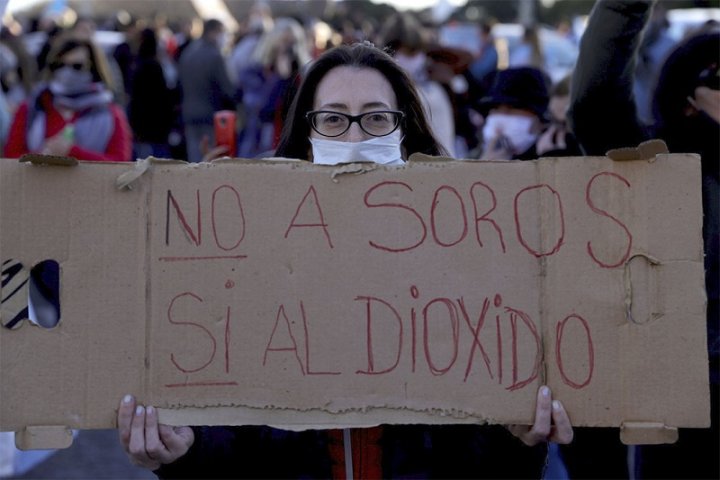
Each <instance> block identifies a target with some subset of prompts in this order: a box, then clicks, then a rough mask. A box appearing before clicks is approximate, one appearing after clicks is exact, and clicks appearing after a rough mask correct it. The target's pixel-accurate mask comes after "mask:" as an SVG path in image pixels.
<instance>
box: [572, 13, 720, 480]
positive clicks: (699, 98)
mask: <svg viewBox="0 0 720 480" xmlns="http://www.w3.org/2000/svg"><path fill="white" fill-rule="evenodd" d="M654 4H655V2H653V1H649V0H633V1H628V0H623V1H620V0H601V1H599V2H597V3H596V4H595V5H594V7H593V10H592V12H591V15H590V18H589V21H588V26H587V29H586V31H585V33H584V35H583V38H582V40H581V43H580V57H579V58H578V63H577V66H576V69H575V74H574V77H573V84H572V92H571V107H570V114H569V119H570V120H571V125H572V127H573V131H574V132H575V135H576V137H577V139H578V141H579V143H580V145H581V147H582V149H583V151H584V152H585V153H586V154H587V155H604V154H605V153H606V152H607V151H608V150H610V149H613V148H621V147H635V146H637V145H638V144H639V143H640V142H642V141H644V140H647V139H650V138H659V139H662V140H664V141H665V142H666V143H667V146H668V148H669V150H670V151H671V152H675V153H696V154H700V157H701V172H702V179H701V181H702V187H701V188H702V202H703V213H704V219H703V241H704V248H705V284H706V290H707V340H708V357H709V373H710V378H709V381H710V406H711V427H710V428H709V429H686V428H681V429H679V440H678V441H677V442H676V443H674V444H670V445H643V446H638V447H637V448H636V453H637V455H636V458H635V469H636V470H635V472H631V474H633V476H634V478H640V479H643V478H720V458H719V457H720V411H719V410H718V395H719V394H720V310H719V308H718V307H719V303H720V289H719V288H718V284H719V282H720V268H719V264H720V141H718V139H719V138H720V70H719V65H720V29H718V28H717V26H715V27H710V28H708V29H705V30H702V31H700V32H698V33H697V34H694V35H691V36H690V37H688V38H686V39H684V40H683V41H682V42H680V43H679V44H678V45H677V46H676V48H675V49H673V50H672V52H671V53H670V54H669V55H668V56H667V57H666V59H665V61H664V62H663V64H662V67H661V69H660V71H659V75H658V77H657V80H656V82H655V85H656V86H655V89H654V91H653V94H652V105H653V123H652V124H651V125H646V124H643V123H642V121H641V119H640V118H639V117H638V111H637V107H636V105H635V102H634V101H633V93H632V92H633V76H634V73H635V68H634V67H635V65H636V61H637V59H636V52H637V49H638V46H639V43H640V42H641V40H642V32H643V28H644V27H645V26H646V24H647V22H648V21H649V19H650V17H651V11H652V8H653V6H654ZM615 442H617V437H615ZM608 445H612V443H610V444H606V443H601V442H596V444H595V445H594V449H593V448H588V449H586V454H587V455H588V459H587V462H594V463H595V464H596V465H607V464H609V463H616V462H615V459H613V458H611V459H608V458H606V457H607V454H606V452H607V451H608ZM608 473H615V472H608ZM623 473H624V472H619V473H618V475H622V474H623Z"/></svg>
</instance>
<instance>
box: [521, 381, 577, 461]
mask: <svg viewBox="0 0 720 480" xmlns="http://www.w3.org/2000/svg"><path fill="white" fill-rule="evenodd" d="M507 428H508V430H510V433H512V434H513V435H515V436H516V437H517V438H519V439H520V440H521V441H522V442H523V443H524V444H525V445H529V446H531V447H532V446H534V445H537V444H538V443H542V442H555V443H562V444H566V443H570V442H572V439H573V428H572V424H571V423H570V418H569V417H568V414H567V411H565V408H564V407H563V405H562V403H560V401H559V400H553V399H552V394H551V392H550V388H548V387H547V386H545V385H543V386H542V387H540V389H539V390H538V393H537V399H536V403H535V423H533V424H532V425H509V426H508V427H507Z"/></svg>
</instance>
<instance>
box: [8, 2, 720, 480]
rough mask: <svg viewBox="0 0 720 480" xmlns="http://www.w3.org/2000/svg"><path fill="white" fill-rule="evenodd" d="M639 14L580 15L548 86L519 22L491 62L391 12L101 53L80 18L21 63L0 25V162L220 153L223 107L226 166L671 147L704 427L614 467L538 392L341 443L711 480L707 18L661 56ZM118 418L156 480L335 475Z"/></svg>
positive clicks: (327, 467) (240, 441) (310, 464)
mask: <svg viewBox="0 0 720 480" xmlns="http://www.w3.org/2000/svg"><path fill="white" fill-rule="evenodd" d="M653 4H654V2H653V1H650V0H633V1H627V0H625V1H621V0H602V1H599V2H597V4H596V6H595V8H594V10H593V12H592V14H591V17H590V20H589V23H588V27H587V30H586V33H585V35H584V36H583V38H582V40H581V43H580V57H579V59H578V63H577V67H576V69H575V72H574V73H573V74H572V75H571V76H568V77H566V78H563V79H561V80H556V81H553V80H551V77H550V75H549V74H548V72H546V71H544V62H543V61H542V55H543V51H542V49H541V48H540V46H539V40H538V37H537V31H535V29H533V28H527V29H526V32H525V35H524V37H523V43H522V45H521V47H522V48H518V49H517V50H516V51H515V52H513V55H512V56H511V58H510V64H509V66H508V68H504V69H499V68H498V52H497V51H496V50H495V47H494V44H493V39H492V28H491V25H490V24H489V23H483V24H481V25H478V32H479V35H478V39H479V41H480V42H481V45H479V46H478V48H477V49H472V50H473V51H474V52H475V54H474V55H473V54H471V53H469V52H467V51H464V50H462V49H459V48H457V47H449V46H443V45H441V44H440V42H439V40H438V35H437V27H431V26H427V25H424V24H423V23H422V22H420V21H419V20H418V19H417V18H416V17H414V16H413V15H412V14H406V13H398V14H397V15H394V16H391V17H390V18H387V19H386V20H385V22H383V24H380V25H377V26H376V28H369V27H368V26H367V25H363V26H362V28H361V26H357V27H354V28H352V27H348V25H347V24H343V25H342V26H338V27H336V28H333V27H331V26H330V25H328V24H327V23H325V22H322V21H321V20H319V19H314V20H313V21H310V22H309V21H300V20H298V19H293V18H274V17H273V15H272V13H271V12H270V10H269V8H268V7H267V5H265V4H263V3H259V4H257V5H255V6H253V8H252V9H251V10H250V13H249V15H248V17H247V18H246V19H244V20H243V22H242V26H241V29H240V31H239V32H238V33H237V35H236V38H235V40H234V41H231V40H230V39H229V38H230V37H229V33H228V32H227V31H226V28H225V26H224V25H223V24H222V23H221V22H220V21H218V20H212V19H211V20H206V21H205V22H204V25H203V27H204V28H203V31H202V34H201V35H200V36H199V37H198V38H193V36H192V34H191V33H190V32H191V31H190V30H188V29H187V28H182V29H181V28H179V27H178V29H177V31H176V32H173V31H171V30H170V29H169V28H168V27H167V25H151V24H147V23H146V22H144V21H141V20H137V21H134V22H131V23H130V24H129V25H128V26H127V29H126V30H127V31H126V32H125V33H126V40H125V42H124V43H122V44H120V45H118V46H116V47H115V48H114V49H113V50H112V51H102V50H100V49H98V48H97V46H95V45H94V44H93V42H92V40H91V34H92V30H93V27H92V22H90V21H88V20H87V19H85V20H83V21H81V22H78V24H76V25H75V26H74V27H72V28H70V29H67V30H66V31H60V29H58V28H56V29H55V30H48V36H47V42H46V47H44V48H43V49H42V50H41V54H40V55H38V58H37V59H36V60H32V59H31V60H32V61H30V60H28V59H27V56H24V55H22V54H20V53H18V52H20V49H19V47H18V46H17V45H19V43H18V41H17V39H15V38H8V36H9V35H11V34H8V33H7V32H6V31H4V32H3V35H4V36H5V37H4V38H3V42H4V43H3V45H5V46H6V47H5V48H6V50H8V51H10V50H12V49H10V47H8V45H14V47H13V49H14V50H12V51H13V52H16V53H15V59H16V61H15V63H14V65H15V67H14V69H13V68H10V69H7V68H5V64H3V76H2V80H3V93H4V98H3V100H4V102H3V104H2V105H3V106H2V112H0V113H2V115H0V139H2V141H3V145H4V155H5V156H6V157H18V156H20V155H22V154H24V153H28V152H36V153H44V154H50V155H71V156H75V157H77V158H79V159H84V160H112V161H131V160H133V159H135V158H142V157H145V156H148V155H154V156H159V157H172V158H180V159H186V160H188V161H190V162H198V161H202V160H203V159H208V158H209V157H212V156H214V155H222V154H223V153H224V150H223V149H222V148H220V149H218V148H213V147H214V146H215V145H216V138H215V129H214V116H215V114H216V112H219V111H223V110H233V111H235V112H236V117H237V123H236V131H237V145H236V147H237V156H238V157H241V158H255V157H264V156H280V157H288V158H296V159H301V160H307V161H313V162H315V163H320V164H336V163H342V162H350V161H356V160H369V161H376V162H381V163H385V164H388V165H398V164H402V163H404V162H406V161H408V158H409V156H410V155H411V154H412V153H415V152H421V153H425V154H429V155H443V156H449V157H454V158H459V159H463V158H475V159H481V160H529V159H535V158H539V157H542V156H567V155H583V154H588V155H603V154H604V153H605V152H606V151H607V150H609V149H611V148H617V147H628V146H636V145H637V144H638V143H640V142H641V141H643V140H645V139H648V138H661V139H663V140H665V141H666V142H667V144H668V146H669V148H670V150H671V151H672V152H692V153H699V154H701V155H702V175H703V177H702V188H703V192H702V193H703V209H704V214H705V222H704V226H703V227H704V230H703V236H704V242H705V252H706V257H705V267H706V284H707V293H708V349H709V354H710V362H711V363H710V375H711V377H710V382H711V385H712V388H711V391H712V395H711V403H712V427H711V428H710V429H706V430H702V431H681V434H680V442H679V443H678V444H677V445H673V446H667V447H649V446H648V447H642V448H638V449H637V451H636V454H637V455H636V459H635V461H634V462H631V463H628V461H627V460H628V451H627V449H626V448H625V447H624V446H623V445H621V444H620V443H619V437H618V432H617V430H611V429H610V431H608V430H604V429H587V430H585V429H573V428H572V427H571V425H570V421H569V419H568V417H567V414H566V413H565V412H564V410H563V408H562V404H561V403H560V402H558V401H553V400H552V398H551V396H550V395H551V394H550V392H549V391H547V390H546V389H545V388H544V387H542V388H540V390H539V392H538V398H537V412H536V420H535V424H534V425H532V426H530V427H528V428H524V429H519V430H518V429H504V428H495V427H487V426H485V427H479V426H478V427H469V426H462V427H460V426H444V427H439V426H434V427H428V426H426V427H422V426H417V427H407V426H405V427H399V426H395V427H389V426H384V427H378V428H377V429H367V430H362V431H354V432H352V435H353V436H352V438H353V439H354V442H356V444H358V445H360V446H361V448H365V449H366V452H371V453H372V452H375V453H372V454H368V455H367V456H365V457H363V458H364V460H363V461H362V462H359V463H355V464H354V466H355V467H356V468H357V469H359V470H357V471H356V476H359V477H396V476H402V477H407V476H412V477H422V478H426V477H433V476H442V477H451V476H473V477H484V476H485V477H493V478H494V477H513V478H518V477H535V478H538V477H539V476H541V475H542V470H543V467H544V462H545V455H546V450H545V444H546V442H547V441H556V442H558V443H570V442H571V440H572V439H573V437H575V441H574V442H573V443H572V444H570V445H569V446H567V447H564V448H563V454H564V459H565V462H566V465H567V467H568V473H569V474H570V477H571V478H576V477H577V478H584V477H596V478H597V477H607V478H630V477H635V478H658V477H668V476H669V477H677V478H680V477H683V478H718V477H719V475H718V453H719V452H720V446H719V445H718V439H719V438H720V433H719V430H718V410H717V407H718V395H717V394H718V388H717V387H718V382H719V381H720V379H719V376H718V355H719V354H720V333H719V331H720V328H718V319H719V316H720V313H719V312H718V275H719V273H718V246H719V245H720V234H719V224H720V220H719V218H718V217H719V214H720V212H719V211H718V210H719V209H720V193H719V192H720V188H719V185H720V178H719V174H718V170H719V168H718V166H719V164H720V151H719V148H720V83H719V82H720V71H719V70H718V67H719V63H720V60H719V58H720V29H718V26H717V25H715V24H712V23H708V24H706V25H703V26H702V27H701V28H700V29H699V30H698V31H696V32H693V33H692V34H690V35H689V36H688V37H687V38H686V39H684V40H681V41H680V42H679V43H678V44H674V45H672V46H670V47H668V46H667V45H666V43H663V44H660V43H658V42H659V41H661V40H662V41H663V42H666V41H667V38H666V37H663V36H662V35H661V34H660V33H658V32H657V31H655V25H657V24H653V23H652V22H654V21H657V20H656V19H657V17H652V12H653ZM649 24H650V25H651V26H650V27H649V28H647V35H646V36H645V37H643V36H642V32H643V29H644V28H645V27H646V26H647V25H649ZM188 25H190V24H189V23H188V24H183V27H187V26H188ZM658 28H659V27H658ZM50 32H52V33H50ZM661 49H662V50H663V52H664V53H663V55H660V54H658V53H657V52H658V50H661ZM0 53H2V51H0ZM6 56H7V55H6ZM5 63H8V62H5ZM9 63H10V64H12V62H9ZM23 65H25V67H22V68H21V66H23ZM27 65H31V66H29V67H28V66H27ZM636 67H637V68H636ZM34 72H40V73H39V75H37V76H33V75H34ZM10 73H14V75H11V74H10ZM634 91H635V92H642V94H634V93H633V92H634ZM118 425H119V429H120V437H121V442H122V443H123V446H124V447H125V449H126V450H127V452H128V455H129V457H130V458H131V460H132V461H133V462H135V463H137V464H139V465H143V466H145V467H147V468H151V469H153V470H156V471H157V473H158V474H159V475H160V476H161V477H168V478H175V477H180V476H183V477H188V478H189V477H195V478H201V477H209V476H221V477H222V476H225V477H233V478H236V477H242V476H249V477H262V476H272V477H323V478H328V477H331V476H332V477H342V476H343V469H344V465H345V464H344V463H343V462H342V461H340V460H338V456H336V455H334V454H333V453H332V452H333V451H335V450H337V449H338V448H340V450H342V448H341V447H338V445H341V444H342V441H343V439H342V435H340V437H338V438H336V434H337V432H333V431H331V432H327V433H324V432H315V431H310V432H303V433H292V432H280V431H277V430H275V429H272V428H269V427H232V428H229V427H202V428H199V427H193V428H189V427H175V428H172V427H167V426H164V425H158V422H157V412H156V410H155V409H154V408H153V407H151V406H143V405H139V404H136V401H135V399H134V397H132V396H131V395H128V396H127V397H125V398H124V399H123V401H122V402H121V404H120V408H119V414H118ZM513 435H514V437H517V438H519V439H520V440H521V441H517V439H516V438H513ZM238 452H241V455H242V458H243V460H242V461H240V460H239V457H238V456H237V455H238ZM279 457H282V458H284V459H286V460H287V461H283V462H277V461H275V460H274V459H277V458H279ZM340 457H342V455H340ZM519 459H521V460H519ZM631 464H632V465H634V467H635V469H634V471H631V469H630V465H631Z"/></svg>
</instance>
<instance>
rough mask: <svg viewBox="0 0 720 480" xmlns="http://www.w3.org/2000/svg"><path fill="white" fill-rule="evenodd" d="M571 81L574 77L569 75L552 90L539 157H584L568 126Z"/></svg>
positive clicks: (537, 146)
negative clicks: (547, 121)
mask: <svg viewBox="0 0 720 480" xmlns="http://www.w3.org/2000/svg"><path fill="white" fill-rule="evenodd" d="M571 81H572V75H568V76H566V77H565V78H563V79H562V80H560V81H559V82H558V83H556V84H554V85H553V86H552V87H551V88H550V103H549V104H548V120H549V124H548V126H547V128H545V130H544V131H543V133H542V134H541V135H540V137H539V138H538V140H537V143H536V147H535V150H536V152H537V154H538V156H539V157H569V156H582V150H581V149H580V145H578V143H577V140H576V139H575V135H573V133H572V132H571V131H570V127H568V124H567V112H568V109H569V108H570V84H571Z"/></svg>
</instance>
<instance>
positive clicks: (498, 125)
mask: <svg viewBox="0 0 720 480" xmlns="http://www.w3.org/2000/svg"><path fill="white" fill-rule="evenodd" d="M532 126H533V119H532V118H530V117H526V116H524V115H510V114H507V113H491V114H490V115H488V117H487V119H486V120H485V125H484V126H483V132H482V134H483V141H484V142H485V145H488V144H489V143H490V142H491V141H492V140H493V139H495V138H497V137H498V136H500V135H502V136H504V137H505V138H507V140H508V142H510V146H511V147H512V152H511V153H513V154H516V155H517V154H520V153H523V152H525V151H526V150H527V149H528V148H530V147H531V146H532V145H533V143H535V141H536V140H537V138H538V134H537V133H533V132H531V131H530V130H531V129H532Z"/></svg>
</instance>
